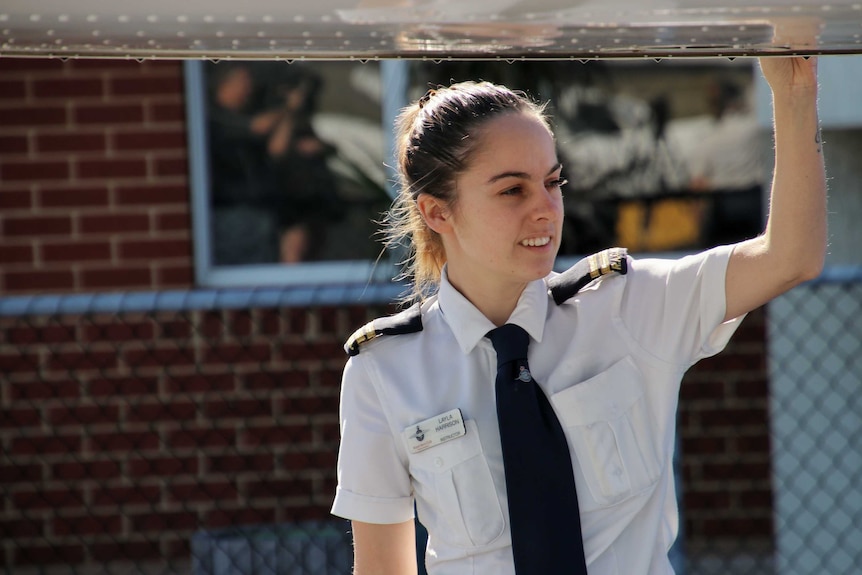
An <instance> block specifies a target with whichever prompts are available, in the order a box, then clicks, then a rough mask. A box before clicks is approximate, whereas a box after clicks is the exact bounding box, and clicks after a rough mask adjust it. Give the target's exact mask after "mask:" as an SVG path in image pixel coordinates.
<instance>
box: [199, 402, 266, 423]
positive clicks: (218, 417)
mask: <svg viewBox="0 0 862 575" xmlns="http://www.w3.org/2000/svg"><path fill="white" fill-rule="evenodd" d="M272 415H273V413H272V400H271V399H270V398H268V397H267V398H261V399H219V400H217V401H208V402H206V404H205V405H204V416H205V417H206V418H207V419H212V420H215V421H224V420H225V419H228V418H243V419H245V418H249V417H272Z"/></svg>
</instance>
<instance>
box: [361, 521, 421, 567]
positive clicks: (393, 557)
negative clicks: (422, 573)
mask: <svg viewBox="0 0 862 575" xmlns="http://www.w3.org/2000/svg"><path fill="white" fill-rule="evenodd" d="M352 525H353V553H354V561H353V573H354V575H415V574H416V573H417V572H418V567H417V563H416V528H415V526H414V524H413V520H412V519H411V520H410V521H405V522H403V523H395V524H391V525H383V524H376V523H363V522H361V521H353V522H352Z"/></svg>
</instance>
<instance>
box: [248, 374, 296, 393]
mask: <svg viewBox="0 0 862 575" xmlns="http://www.w3.org/2000/svg"><path fill="white" fill-rule="evenodd" d="M242 377H243V382H244V388H245V389H248V390H254V391H259V390H265V389H287V388H291V389H295V388H303V387H308V385H309V377H308V372H305V371H299V370H293V369H291V370H267V371H256V372H252V373H247V374H244V375H243V376H242Z"/></svg>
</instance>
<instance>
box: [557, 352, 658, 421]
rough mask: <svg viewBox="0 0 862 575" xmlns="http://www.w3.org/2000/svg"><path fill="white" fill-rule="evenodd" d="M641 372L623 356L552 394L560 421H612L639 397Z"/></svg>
mask: <svg viewBox="0 0 862 575" xmlns="http://www.w3.org/2000/svg"><path fill="white" fill-rule="evenodd" d="M640 379H641V377H640V373H639V371H638V368H637V366H635V364H634V362H632V361H631V359H630V358H628V357H625V358H623V359H621V360H620V361H618V362H616V363H615V364H613V365H612V366H611V367H610V368H609V369H607V370H605V371H603V372H601V373H600V374H598V375H596V376H594V377H591V378H590V379H587V380H585V381H582V382H580V383H576V384H575V385H573V386H572V387H570V388H568V389H564V390H563V391H560V392H558V393H555V394H554V395H553V396H551V403H552V404H553V405H554V408H555V409H556V410H557V415H558V416H559V417H560V419H561V421H562V422H563V425H566V426H569V427H571V426H576V425H589V424H591V423H595V422H597V421H614V420H615V419H618V418H619V417H622V416H623V415H624V414H625V413H626V411H628V409H629V408H630V407H631V406H632V405H633V404H634V403H635V402H637V401H638V400H639V399H640V398H641V397H643V387H642V384H641V383H640Z"/></svg>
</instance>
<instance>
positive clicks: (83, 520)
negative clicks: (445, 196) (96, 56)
mask: <svg viewBox="0 0 862 575" xmlns="http://www.w3.org/2000/svg"><path fill="white" fill-rule="evenodd" d="M183 105H184V104H183V87H182V66H181V64H180V63H177V62H145V63H137V62H126V61H84V60H71V61H67V62H60V61H56V60H38V59H0V293H2V294H4V295H8V294H23V293H28V294H29V293H40V292H66V293H68V292H82V291H105V290H138V289H160V288H175V287H190V286H191V282H192V269H191V250H192V246H191V242H190V224H189V217H190V216H189V209H190V208H189V191H188V179H187V175H186V160H187V151H186V147H185V146H186V144H185V124H184V111H183ZM380 312H381V310H375V309H364V308H358V309H357V308H346V309H337V310H336V309H331V308H313V309H308V310H247V311H242V312H232V311H214V312H207V313H205V312H179V313H176V312H170V313H169V312H159V313H156V314H139V315H128V314H127V315H124V316H123V317H122V318H118V317H114V316H102V315H98V314H84V315H81V316H74V317H65V316H63V317H56V316H52V317H49V316H26V317H22V318H8V319H4V320H2V322H0V327H2V329H0V406H1V407H0V442H2V445H3V448H4V454H5V456H4V459H3V460H2V462H0V485H2V489H3V496H4V498H5V499H6V500H7V501H9V502H10V504H9V505H7V506H6V507H5V508H4V509H3V510H2V512H0V533H2V538H3V540H4V541H5V542H6V545H5V546H2V547H0V562H5V563H6V564H9V565H11V564H13V563H14V564H20V563H38V562H66V561H71V562H80V561H102V560H105V559H110V558H121V557H150V558H152V557H155V556H174V555H175V556H178V557H179V556H183V554H187V552H188V545H187V544H188V537H189V534H190V533H191V532H193V531H194V530H196V529H200V528H212V527H217V526H224V525H228V524H233V523H236V524H239V523H259V522H266V521H280V520H287V519H302V518H311V517H318V516H324V515H325V513H326V508H327V505H328V503H329V498H330V497H331V494H332V487H333V481H334V477H333V467H332V465H333V462H334V459H333V458H334V454H335V449H336V445H337V430H336V421H337V419H336V401H337V399H336V398H337V387H338V377H339V373H340V370H341V366H343V362H344V355H343V352H342V351H341V349H340V345H339V344H340V342H341V341H342V340H343V339H344V338H345V337H346V336H347V335H348V334H349V333H351V332H352V330H353V329H355V328H356V327H358V326H359V325H361V323H362V322H363V321H364V320H365V319H366V318H368V317H371V316H373V315H376V314H378V313H380ZM764 332H765V330H764V313H763V310H758V311H756V312H754V313H752V314H751V315H750V316H749V318H748V319H746V321H745V322H744V323H743V326H742V328H741V329H740V331H739V332H738V333H737V335H736V336H735V337H734V339H733V341H732V342H731V344H730V346H729V348H728V349H727V350H726V351H725V352H724V353H722V354H721V355H719V356H717V357H716V358H711V359H708V360H705V361H703V362H701V363H700V364H698V366H696V367H695V368H694V369H693V370H692V371H691V372H690V373H689V374H688V375H687V376H686V378H685V382H684V384H683V392H682V396H681V437H682V446H683V452H684V459H683V466H684V481H685V483H684V486H683V488H684V493H685V500H684V505H685V529H686V534H687V537H688V541H689V542H691V543H694V544H707V545H708V544H711V543H714V542H716V541H729V542H731V543H732V542H739V541H744V542H746V543H748V542H751V541H752V540H758V541H763V542H765V544H766V545H769V544H770V542H771V540H772V521H771V515H772V512H771V490H770V479H769V435H768V423H767V417H768V413H767V407H766V406H767V399H766V398H767V387H768V386H767V375H766V367H765V357H766V355H765V354H766V351H765V333H764ZM25 439H26V441H25ZM294 447H296V448H297V449H298V451H296V452H293V451H291V450H294ZM16 550H17V551H16Z"/></svg>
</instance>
